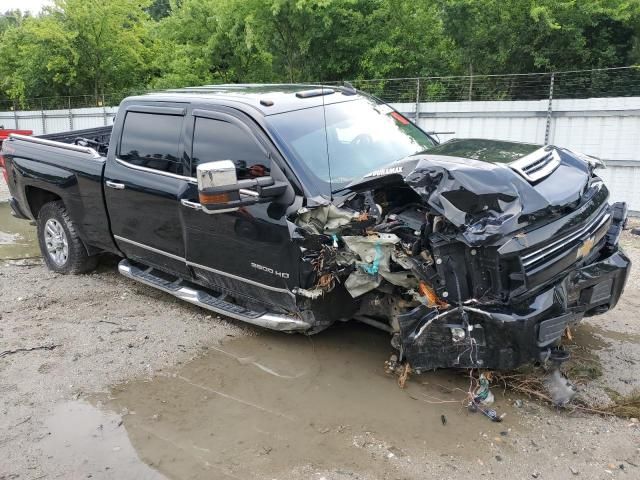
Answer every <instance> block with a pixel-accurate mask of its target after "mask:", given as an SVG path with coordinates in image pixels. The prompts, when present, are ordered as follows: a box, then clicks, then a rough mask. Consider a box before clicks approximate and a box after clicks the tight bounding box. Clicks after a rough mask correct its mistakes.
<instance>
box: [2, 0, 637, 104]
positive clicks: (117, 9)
mask: <svg viewBox="0 0 640 480" xmlns="http://www.w3.org/2000/svg"><path fill="white" fill-rule="evenodd" d="M638 62H640V0H590V1H588V2H583V1H577V0H109V1H104V0H55V1H54V4H53V6H52V7H49V8H45V9H44V10H43V11H42V12H41V13H39V14H38V15H37V16H35V17H31V16H28V15H23V14H21V13H20V12H18V11H13V12H7V13H6V14H5V15H3V16H0V99H2V98H9V99H14V100H17V101H24V99H25V98H29V97H57V96H62V95H81V94H88V93H91V94H93V96H94V97H95V98H96V99H98V98H99V97H100V95H102V94H104V93H112V92H121V91H126V90H128V89H132V88H137V89H140V88H166V87H178V86H184V85H198V84H200V85H201V84H208V83H220V82H300V81H332V80H342V79H364V78H388V77H416V76H433V75H468V74H474V75H477V74H486V73H528V72H534V71H566V70H574V69H590V68H598V67H611V66H622V65H629V64H634V63H638ZM589 81H590V82H591V83H590V84H589V88H592V89H593V91H598V89H601V88H604V85H606V83H607V81H608V79H607V78H605V77H603V78H599V77H598V76H597V75H594V77H593V78H592V79H589ZM381 88H382V87H381ZM446 88H448V87H447V85H446V84H443V83H438V82H433V83H431V84H430V85H428V87H427V88H426V89H425V95H427V96H433V95H435V94H437V92H439V91H444V90H446ZM505 88H506V90H505ZM468 90H469V91H468V93H465V92H463V93H461V94H462V95H467V94H468V95H469V96H471V95H472V94H473V91H472V88H471V86H469V89H468ZM497 94H501V95H505V96H508V97H511V98H513V97H515V96H518V95H519V93H518V88H516V87H508V88H507V87H504V88H503V87H501V90H500V92H497Z"/></svg>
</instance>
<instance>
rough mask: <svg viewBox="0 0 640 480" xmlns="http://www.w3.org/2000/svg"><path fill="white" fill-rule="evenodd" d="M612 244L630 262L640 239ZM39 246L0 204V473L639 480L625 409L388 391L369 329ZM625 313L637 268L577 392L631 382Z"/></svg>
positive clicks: (451, 387) (382, 354)
mask: <svg viewBox="0 0 640 480" xmlns="http://www.w3.org/2000/svg"><path fill="white" fill-rule="evenodd" d="M1 183H2V182H0V184H1ZM1 193H2V192H0V194H1ZM623 244H624V245H625V247H626V249H627V251H628V253H629V255H630V256H631V257H632V259H633V260H634V261H635V262H636V265H638V264H640V237H638V236H634V235H631V234H630V233H628V232H627V233H625V235H624V239H623ZM37 255H38V253H37V249H36V248H35V243H34V240H33V228H32V227H30V226H29V225H28V223H26V222H18V221H17V220H15V219H11V218H9V216H8V208H7V205H6V204H1V203H0V352H6V351H9V352H10V353H0V480H8V479H34V480H35V479H52V478H64V479H69V478H71V479H76V478H77V479H80V478H117V479H129V478H132V479H133V478H136V479H146V478H149V479H152V478H153V479H154V478H170V479H223V480H226V479H278V480H280V479H282V480H284V479H298V478H300V479H310V480H321V479H325V480H331V479H336V480H343V479H349V480H352V479H389V480H396V479H398V480H405V479H407V480H408V479H425V478H438V479H449V478H450V479H466V478H474V479H477V478H481V477H483V478H489V477H490V478H497V479H528V478H540V479H567V478H585V479H609V478H629V479H635V478H640V427H639V424H638V423H635V422H634V421H632V420H629V419H619V418H611V417H600V416H595V415H585V414H582V413H577V412H573V413H571V412H568V411H566V410H554V409H552V408H550V407H548V406H546V405H543V404H541V403H539V402H537V401H534V400H532V399H528V398H526V397H519V396H516V395H513V394H511V393H509V392H508V391H507V392H504V391H502V390H501V389H500V388H497V387H494V389H493V391H494V394H495V396H496V404H495V407H494V408H495V409H496V410H497V411H498V412H500V413H506V417H505V418H504V421H503V422H502V423H492V422H490V421H489V420H488V419H487V418H485V417H483V416H482V415H481V414H479V413H476V414H472V413H469V412H468V411H467V410H466V409H465V408H464V407H463V400H464V398H465V392H466V390H467V388H468V380H467V379H465V377H464V376H463V375H461V374H454V373H452V372H437V373H428V374H423V375H420V376H415V377H411V379H410V381H409V382H408V386H407V388H406V389H404V390H401V389H400V388H398V386H397V384H396V379H395V378H392V377H389V376H387V375H385V373H384V371H383V364H384V361H385V360H386V359H387V358H388V357H389V354H390V353H391V349H390V346H389V341H388V340H389V339H388V337H387V336H386V334H384V333H382V332H379V331H377V330H374V329H372V328H370V327H367V326H364V325H360V324H355V325H352V324H342V325H339V326H337V327H336V328H332V329H329V330H328V331H326V332H323V333H321V334H319V335H317V336H314V337H304V336H302V335H284V334H277V333H271V332H265V331H262V330H258V329H255V328H252V327H247V326H244V325H242V324H240V323H238V322H234V321H231V320H225V319H223V318H219V317H217V316H216V315H211V314H210V313H209V312H207V311H204V310H201V309H199V308H196V307H193V306H190V305H188V304H185V303H181V302H179V301H177V300H174V299H173V298H172V297H171V296H169V295H166V294H163V293H161V292H158V291H155V290H153V289H151V288H147V287H145V286H142V285H139V284H136V283H134V282H132V281H130V280H128V279H126V278H124V277H121V276H119V275H118V274H117V272H116V262H117V260H115V259H112V258H105V259H104V261H103V262H102V263H101V266H100V267H99V270H98V271H97V272H95V273H92V274H89V275H84V276H61V275H57V274H53V273H51V272H49V271H47V270H46V269H45V268H44V266H43V265H42V264H41V261H40V260H39V259H38V258H37ZM639 310H640V274H638V270H637V268H636V269H634V270H633V271H632V274H631V278H630V281H629V284H628V286H627V289H626V291H625V294H624V296H623V298H622V299H621V302H620V304H619V305H618V307H617V308H616V309H615V310H614V311H613V312H610V313H607V314H606V315H603V316H599V317H593V318H591V319H587V320H586V321H585V322H584V323H583V324H582V325H581V326H579V327H578V328H577V329H576V331H575V337H574V341H575V342H577V343H578V344H579V345H581V346H582V347H583V350H588V351H591V352H593V354H594V355H595V358H597V360H598V362H599V364H600V366H601V369H602V372H603V375H602V376H601V377H600V378H598V379H596V380H594V381H592V382H590V383H589V384H588V385H586V386H583V387H581V390H582V391H581V395H583V396H584V397H586V398H589V399H591V400H592V401H605V400H606V399H607V398H608V393H607V388H609V389H613V390H615V391H617V392H620V393H622V394H628V393H630V392H631V391H632V390H633V389H634V388H638V387H640V317H639V316H638V311H639ZM20 349H24V350H20ZM29 349H34V350H29ZM636 422H637V421H636Z"/></svg>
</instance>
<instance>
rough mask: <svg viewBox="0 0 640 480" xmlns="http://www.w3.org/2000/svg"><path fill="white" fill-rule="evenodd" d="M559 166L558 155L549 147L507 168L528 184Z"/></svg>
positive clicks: (540, 178)
mask: <svg viewBox="0 0 640 480" xmlns="http://www.w3.org/2000/svg"><path fill="white" fill-rule="evenodd" d="M559 165H560V155H559V154H558V152H557V151H556V150H555V149H553V148H551V149H550V148H549V147H545V148H540V149H538V150H536V151H535V152H533V153H530V154H529V155H526V156H524V157H522V158H521V159H519V160H516V161H515V162H512V163H511V164H510V165H509V166H510V167H511V168H512V169H514V170H515V171H516V172H518V173H519V174H520V175H522V176H523V177H524V178H525V179H527V180H528V181H530V182H537V181H538V180H542V179H543V178H545V177H546V176H548V175H550V174H551V173H552V172H553V171H554V170H555V169H556V168H558V166H559Z"/></svg>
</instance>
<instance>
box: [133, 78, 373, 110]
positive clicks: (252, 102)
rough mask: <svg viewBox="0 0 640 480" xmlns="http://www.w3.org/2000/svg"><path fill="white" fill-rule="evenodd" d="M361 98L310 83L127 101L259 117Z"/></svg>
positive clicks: (189, 90)
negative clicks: (248, 110)
mask: <svg viewBox="0 0 640 480" xmlns="http://www.w3.org/2000/svg"><path fill="white" fill-rule="evenodd" d="M363 97H364V95H363V94H362V93H360V92H357V91H356V90H355V89H354V88H353V87H350V86H336V85H331V86H328V85H310V84H227V85H203V86H199V87H186V88H179V89H172V90H164V91H159V92H152V93H147V94H145V95H140V96H136V97H129V98H128V99H127V101H136V100H137V101H149V100H157V101H162V102H188V103H198V104H207V103H212V104H216V105H218V104H220V103H223V104H227V105H228V104H236V105H238V106H240V105H242V106H248V107H252V108H253V109H255V110H258V111H259V112H261V113H262V114H263V115H265V116H267V115H275V114H278V113H284V112H289V111H293V110H301V109H303V108H310V107H317V106H320V105H323V104H325V105H329V104H332V103H340V102H347V101H351V100H356V99H357V98H363Z"/></svg>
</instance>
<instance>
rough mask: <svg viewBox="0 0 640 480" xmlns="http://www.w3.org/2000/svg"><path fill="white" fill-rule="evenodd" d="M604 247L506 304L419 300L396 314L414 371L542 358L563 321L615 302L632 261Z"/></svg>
mask: <svg viewBox="0 0 640 480" xmlns="http://www.w3.org/2000/svg"><path fill="white" fill-rule="evenodd" d="M606 252H607V253H606V254H605V258H602V257H601V258H600V259H598V260H597V261H595V262H594V263H591V264H589V265H586V266H583V267H582V268H578V269H576V270H573V271H571V272H570V273H569V274H568V275H567V276H566V277H564V279H562V280H561V281H560V282H559V283H556V284H555V285H553V286H552V287H550V288H548V289H546V290H545V291H543V292H542V293H539V294H537V295H536V296H534V297H532V298H530V299H528V300H527V301H523V302H522V303H520V304H516V305H513V307H512V308H510V309H509V310H506V309H505V307H504V306H503V307H495V308H491V307H487V306H482V307H481V308H480V307H477V306H473V305H472V304H462V305H460V306H458V307H456V308H454V309H452V310H449V311H447V312H445V313H444V314H443V313H440V314H438V313H436V312H434V311H433V310H430V309H428V308H426V307H424V306H420V307H418V308H416V309H414V310H412V311H411V312H409V313H407V314H405V315H402V316H400V318H399V323H400V336H399V339H400V348H401V353H402V357H403V358H404V359H406V360H407V361H408V362H409V364H410V365H411V366H412V368H413V369H414V370H416V371H425V370H430V369H435V368H447V367H461V368H489V369H499V370H505V369H512V368H516V367H518V366H520V365H523V364H526V363H529V362H535V361H545V360H546V359H548V358H549V356H550V355H551V354H552V351H553V349H554V347H557V346H558V344H559V342H560V339H561V337H562V335H563V333H564V331H565V329H566V328H567V327H568V326H570V325H573V324H576V323H578V322H579V321H580V320H581V319H582V318H583V317H584V316H589V315H594V314H600V313H604V312H605V311H607V310H608V309H610V308H613V307H614V306H615V305H616V303H617V302H618V299H619V298H620V295H621V294H622V291H623V289H624V286H625V283H626V281H627V276H628V274H629V269H630V266H631V262H630V260H629V258H628V257H627V256H626V255H625V253H624V251H623V250H622V249H620V248H619V247H618V246H613V247H611V248H609V249H608V250H606ZM430 321H431V323H429V322H430ZM427 324H428V325H427ZM425 326H426V327H425Z"/></svg>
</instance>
